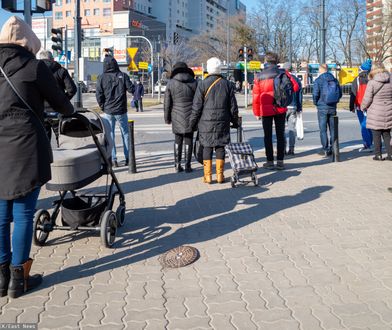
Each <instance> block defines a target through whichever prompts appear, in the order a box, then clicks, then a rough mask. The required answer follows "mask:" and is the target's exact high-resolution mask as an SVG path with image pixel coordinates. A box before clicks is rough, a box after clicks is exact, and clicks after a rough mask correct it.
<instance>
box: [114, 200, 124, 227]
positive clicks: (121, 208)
mask: <svg viewBox="0 0 392 330" xmlns="http://www.w3.org/2000/svg"><path fill="white" fill-rule="evenodd" d="M116 218H117V226H118V227H122V226H123V225H124V222H125V204H124V205H120V206H119V207H118V208H117V210H116Z"/></svg>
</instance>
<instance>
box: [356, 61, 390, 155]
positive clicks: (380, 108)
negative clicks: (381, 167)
mask: <svg viewBox="0 0 392 330" xmlns="http://www.w3.org/2000/svg"><path fill="white" fill-rule="evenodd" d="M369 79H370V80H369V82H368V85H367V87H366V91H365V96H364V97H363V100H362V103H361V109H366V110H367V122H366V127H367V128H369V129H371V130H372V132H373V140H374V157H373V159H374V160H384V159H385V158H382V152H381V136H382V137H383V139H384V145H385V150H386V152H387V158H386V159H388V160H392V154H391V145H390V142H391V129H392V81H391V74H390V73H389V72H388V71H387V70H386V69H385V67H384V65H383V64H382V63H374V64H373V66H372V70H371V71H370V74H369Z"/></svg>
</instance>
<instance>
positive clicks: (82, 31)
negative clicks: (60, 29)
mask: <svg viewBox="0 0 392 330" xmlns="http://www.w3.org/2000/svg"><path fill="white" fill-rule="evenodd" d="M80 40H81V41H84V30H83V29H80Z"/></svg>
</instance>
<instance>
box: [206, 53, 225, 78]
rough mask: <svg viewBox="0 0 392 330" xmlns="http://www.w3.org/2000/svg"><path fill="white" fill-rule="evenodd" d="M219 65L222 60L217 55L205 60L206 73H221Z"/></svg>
mask: <svg viewBox="0 0 392 330" xmlns="http://www.w3.org/2000/svg"><path fill="white" fill-rule="evenodd" d="M221 66H222V62H221V60H220V59H219V58H217V57H211V58H210V59H209V60H208V61H207V72H208V74H214V73H218V74H219V73H221Z"/></svg>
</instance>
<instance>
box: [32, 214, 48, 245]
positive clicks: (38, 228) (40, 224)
mask: <svg viewBox="0 0 392 330" xmlns="http://www.w3.org/2000/svg"><path fill="white" fill-rule="evenodd" d="M50 222H51V221H50V214H49V212H48V211H47V210H42V209H41V210H38V211H37V212H35V214H34V222H33V231H34V235H33V242H34V245H37V246H43V245H44V244H45V242H46V240H47V239H48V237H49V231H50V229H49V228H50Z"/></svg>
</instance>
